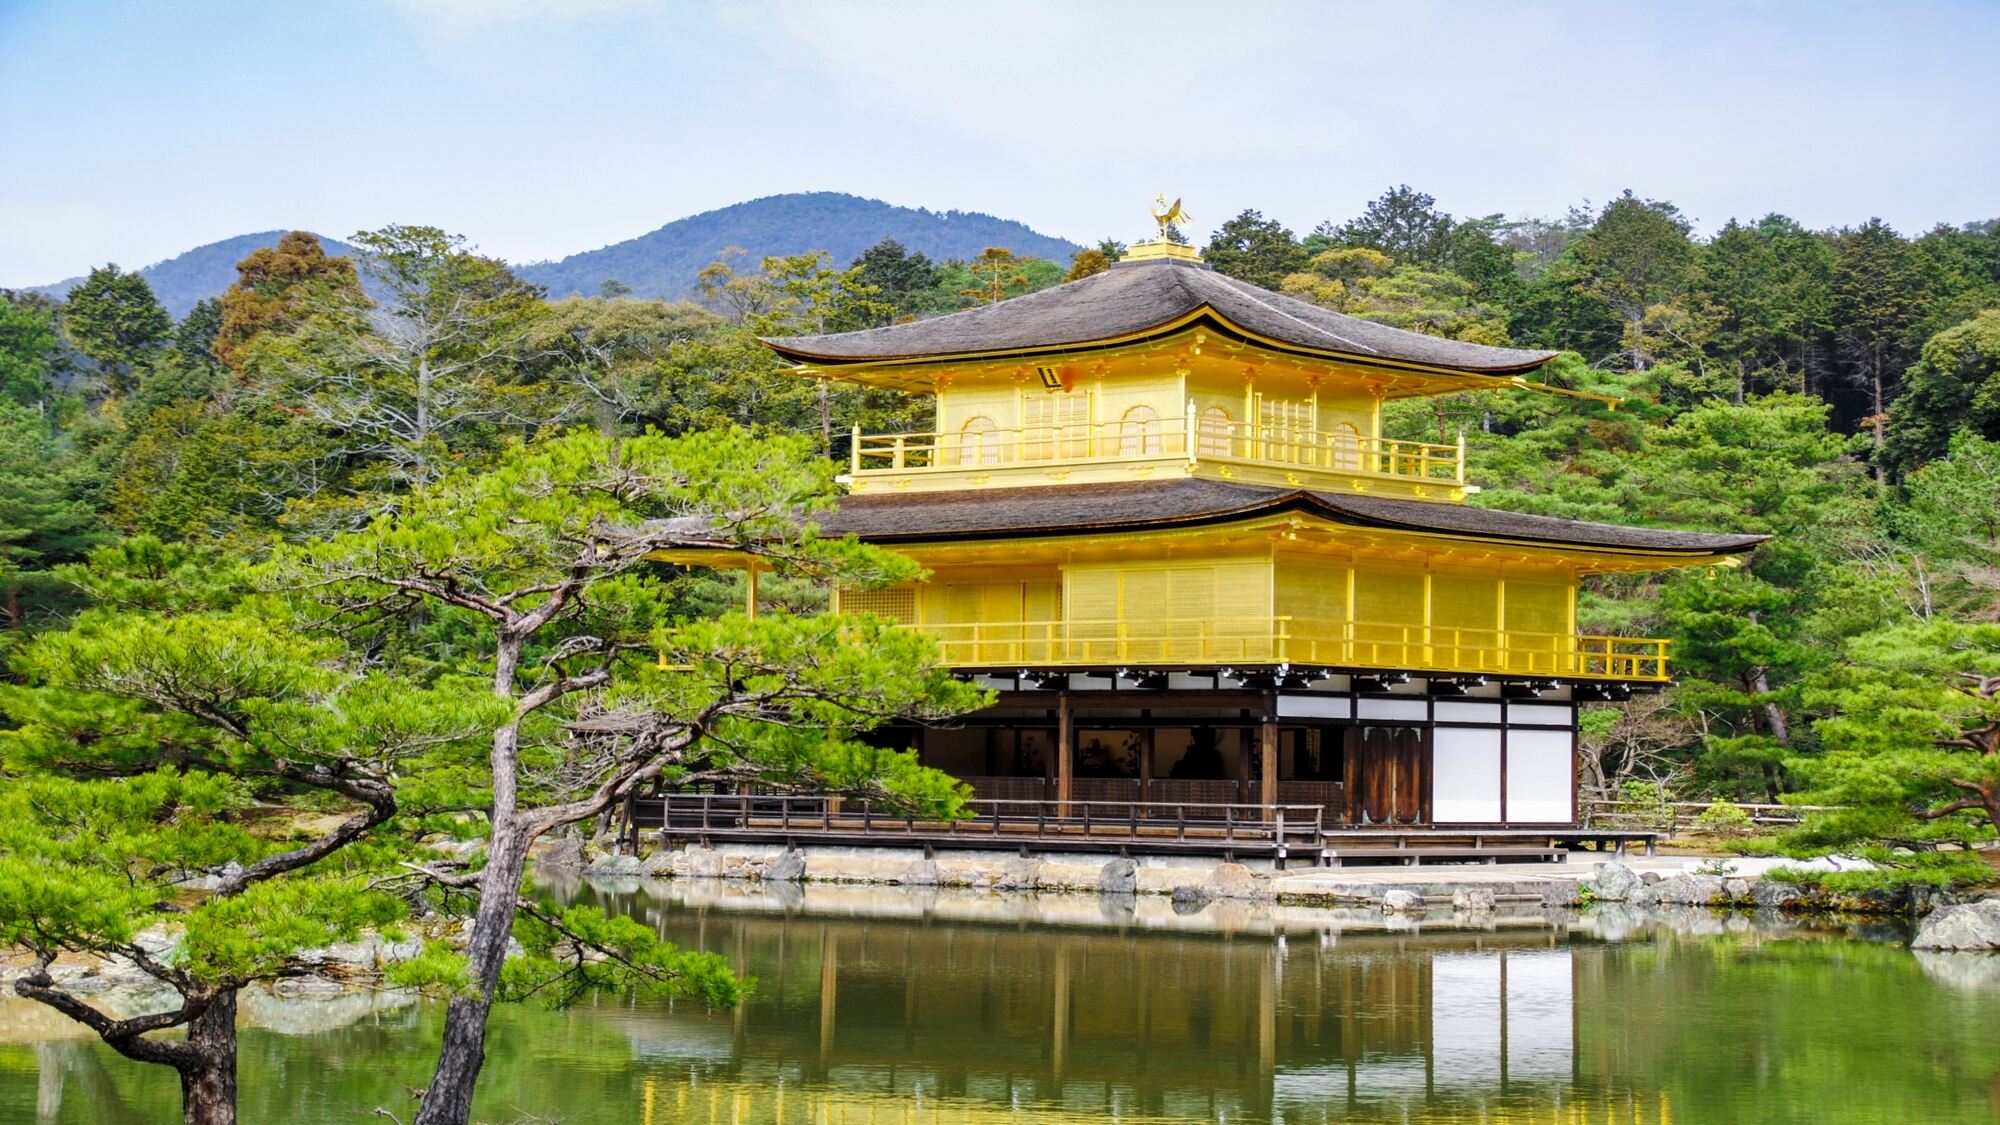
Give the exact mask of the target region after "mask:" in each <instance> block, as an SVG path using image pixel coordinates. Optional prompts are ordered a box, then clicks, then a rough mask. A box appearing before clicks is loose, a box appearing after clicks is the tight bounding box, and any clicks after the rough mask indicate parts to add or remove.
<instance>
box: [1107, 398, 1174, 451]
mask: <svg viewBox="0 0 2000 1125" xmlns="http://www.w3.org/2000/svg"><path fill="white" fill-rule="evenodd" d="M1160 430H1161V427H1160V412H1159V411H1157V410H1155V409H1153V408H1152V407H1150V406H1144V405H1141V406H1135V407H1133V408H1132V409H1130V410H1127V411H1126V412H1125V417H1123V418H1121V419H1120V420H1119V422H1118V453H1119V456H1121V457H1139V456H1143V455H1145V454H1149V453H1160V452H1163V451H1164V450H1165V448H1166V447H1165V444H1164V443H1163V442H1162V441H1161V440H1160Z"/></svg>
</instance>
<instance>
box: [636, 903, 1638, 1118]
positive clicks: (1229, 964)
mask: <svg viewBox="0 0 2000 1125" xmlns="http://www.w3.org/2000/svg"><path fill="white" fill-rule="evenodd" d="M658 921H659V924H660V928H661V929H662V931H663V932H664V933H665V934H666V935H667V936H668V937H671V938H673V939H675V940H677V941H680V942H681V943H683V944H684V945H688V946H698V947H701V948H706V949H710V950H714V951H716V952H720V953H722V954H724V955H725V956H727V957H729V958H730V959H731V960H732V962H733V963H734V964H735V965H736V967H737V968H738V969H739V970H741V971H747V972H749V973H750V974H752V975H754V976H755V977H756V978H757V982H758V983H757V990H756V992H755V994H754V995H753V997H752V999H751V1001H750V1002H749V1004H748V1005H747V1006H746V1007H745V1008H744V1009H743V1010H742V1011H740V1012H739V1013H737V1014H736V1015H735V1016H734V1017H733V1018H731V1017H716V1020H717V1021H718V1022H717V1023H707V1024H705V1026H703V1027H702V1028H701V1029H700V1030H697V1028H695V1027H693V1026H685V1025H683V1026H681V1027H680V1028H678V1029H676V1030H672V1031H669V1030H668V1029H666V1028H658V1029H657V1030H659V1031H661V1032H665V1033H666V1034H664V1035H661V1036H659V1037H658V1038H654V1037H652V1036H650V1035H648V1034H647V1033H645V1032H640V1031H639V1030H638V1029H637V1028H634V1029H633V1030H634V1032H635V1040H636V1041H637V1045H638V1046H639V1047H640V1049H641V1051H642V1053H644V1054H647V1055H649V1056H651V1057H653V1058H655V1059H675V1060H677V1061H679V1060H685V1061H686V1062H688V1063H692V1064H696V1067H697V1068H698V1073H699V1074H700V1076H701V1077H700V1079H699V1082H698V1083H697V1084H699V1083H700V1082H706V1083H708V1084H709V1087H710V1089H711V1092H713V1089H714V1088H715V1084H716V1083H718V1082H720V1083H725V1084H728V1085H729V1086H730V1087H732V1088H734V1089H736V1090H737V1091H738V1094H737V1095H736V1096H743V1095H742V1091H743V1090H755V1089H763V1090H767V1091H769V1090H776V1089H778V1088H779V1087H781V1086H782V1087H784V1088H786V1089H787V1090H789V1091H790V1097H791V1098H792V1104H793V1105H794V1106H795V1107H796V1109H797V1112H800V1113H804V1112H805V1106H806V1102H807V1101H808V1100H810V1098H811V1097H813V1096H814V1095H815V1094H816V1096H817V1097H818V1098H819V1099H820V1101H821V1104H822V1108H824V1106H825V1105H827V1104H831V1103H829V1102H827V1101H826V1099H828V1098H834V1099H835V1100H841V1099H846V1100H848V1101H852V1100H853V1099H856V1098H860V1099H862V1100H863V1101H867V1102H869V1103H870V1104H874V1105H876V1106H878V1108H881V1109H882V1110H883V1111H884V1112H889V1113H890V1115H889V1116H888V1117H885V1118H882V1119H883V1120H892V1121H893V1120H902V1115H901V1114H902V1108H907V1107H908V1106H909V1105H912V1104H915V1105H931V1106H934V1107H935V1106H940V1105H950V1106H953V1107H956V1108H955V1109H954V1110H953V1111H952V1112H948V1113H945V1114H944V1115H943V1117H942V1118H941V1119H942V1120H961V1119H963V1120H968V1121H977V1120H981V1119H982V1111H981V1107H987V1108H988V1109H993V1108H1008V1107H1022V1108H1026V1107H1036V1112H1035V1113H1034V1114H1028V1115H1025V1116H1024V1117H1023V1119H1024V1120H1027V1119H1034V1120H1041V1119H1050V1120H1053V1119H1056V1118H1047V1117H1046V1115H1047V1114H1048V1113H1051V1112H1054V1113H1055V1114H1056V1115H1057V1117H1061V1116H1062V1115H1064V1114H1068V1115H1073V1116H1072V1118H1071V1119H1075V1118H1089V1117H1095V1116H1098V1115H1107V1116H1108V1115H1116V1116H1117V1117H1119V1118H1123V1119H1140V1118H1147V1117H1160V1118H1175V1119H1188V1118H1194V1119H1206V1120H1270V1119H1274V1118H1275V1119H1280V1120H1284V1121H1290V1122H1319V1121H1332V1120H1339V1119H1342V1118H1344V1117H1347V1116H1348V1115H1350V1114H1351V1113H1353V1112H1355V1111H1363V1112H1366V1111H1369V1110H1375V1109H1384V1110H1391V1111H1393V1112H1394V1113H1395V1115H1396V1116H1397V1117H1398V1118H1399V1119H1401V1118H1407V1119H1410V1120H1439V1121H1442V1120H1451V1119H1457V1118H1458V1117H1459V1116H1461V1114H1465V1113H1469V1114H1471V1115H1473V1116H1475V1117H1477V1118H1479V1119H1482V1120H1490V1121H1527V1120H1542V1119H1547V1118H1548V1116H1549V1113H1550V1111H1552V1110H1556V1109H1562V1110H1563V1111H1565V1112H1566V1111H1569V1110H1574V1109H1577V1108H1581V1107H1582V1106H1583V1105H1586V1104H1588V1105H1596V1106H1598V1107H1599V1109H1600V1112H1598V1113H1597V1114H1596V1116H1593V1118H1592V1120H1616V1121H1654V1120H1659V1119H1660V1118H1661V1117H1662V1115H1663V1112H1664V1107H1661V1106H1657V1105H1648V1106H1647V1107H1646V1108H1644V1109H1638V1107H1636V1106H1632V1105H1630V1104H1629V1103H1628V1100H1627V1097H1625V1096H1620V1097H1618V1098H1616V1099H1615V1101H1616V1103H1617V1104H1618V1106H1619V1107H1620V1108H1619V1110H1618V1111H1616V1112H1608V1107H1609V1106H1610V1104H1611V1099H1608V1098H1607V1097H1606V1096H1605V1095H1604V1094H1603V1093H1602V1092H1594V1091H1585V1090H1580V1089H1578V1086H1579V1083H1578V1081H1577V1077H1578V1076H1577V1074H1576V1066H1577V1062H1576V1059H1577V1051H1576V1025H1575V1015H1574V1013H1575V980H1576V976H1575V973H1574V964H1573V951H1572V950H1571V949H1570V948H1569V947H1568V946H1567V945H1562V944H1558V942H1557V939H1558V936H1559V935H1557V934H1556V933H1555V932H1554V931H1550V930H1530V931H1525V932H1523V931H1514V932H1507V931H1501V932H1497V933H1479V934H1473V933H1458V934H1453V935H1447V936H1443V937H1435V936H1429V935H1427V936H1425V937H1424V938H1422V939H1413V938H1410V937H1407V936H1396V935H1388V934H1381V935H1355V934H1351V933H1350V934H1346V935H1342V936H1341V938H1340V939H1339V941H1338V942H1337V943H1335V942H1332V941H1330V940H1329V941H1322V940H1318V939H1317V938H1316V937H1309V938H1308V939H1307V940H1304V941H1301V940H1299V939H1298V938H1297V937H1296V936H1294V937H1293V938H1291V939H1289V940H1287V939H1283V938H1278V939H1272V938H1268V937H1249V936H1245V935H1241V934H1239V935H1235V936H1233V937H1218V936H1213V935H1189V934H1178V933H1159V932H1137V931H1126V932H1122V933H1121V932H1118V931H1115V930H1102V931H1089V932H1076V931H1072V932H1056V931H1051V930H1048V929H1039V928H1022V929H1015V928H1012V927H1004V926H973V925H955V924H953V925H915V924H889V925H884V924H883V923H882V922H881V921H880V920H874V921H867V922H863V921H860V920H847V919H842V918H820V917H805V916H797V915H795V916H792V917H790V918H782V917H771V916H757V915H746V914H733V913H720V912H713V911H691V910H667V911H664V912H662V914H661V915H660V916H659V918H658ZM696 1018H697V1017H692V1016H690V1017H689V1019H690V1020H693V1019H696ZM724 1019H729V1020H730V1024H729V1028H728V1030H727V1031H725V1030H724V1028H723V1026H721V1025H720V1022H719V1021H722V1020H724ZM661 1096H664V1095H661ZM677 1097H678V1099H679V1100H680V1101H685V1099H686V1098H687V1097H688V1094H687V1092H686V1091H685V1090H683V1091H681V1092H680V1093H679V1094H678V1095H677ZM697 1100H698V1101H699V1099H697ZM752 1100H753V1101H754V1100H755V1099H754V1098H753V1099H752ZM898 1107H902V1108H898ZM751 1108H752V1109H753V1110H756V1111H755V1112H752V1113H751V1114H750V1115H749V1116H748V1117H745V1118H743V1119H744V1120H754V1121H772V1120H779V1119H780V1118H779V1117H774V1116H772V1107H771V1105H769V1104H764V1105H763V1106H762V1108H761V1110H758V1109H757V1107H755V1106H752V1107H751ZM1635 1110H1636V1112H1634V1111H1635ZM892 1111H893V1112H892ZM737 1112H741V1110H739V1111H737ZM779 1112H781V1113H782V1110H781V1111H779ZM872 1115H873V1111H872V1110H871V1111H869V1112H868V1114H867V1115H864V1116H863V1117H861V1118H857V1120H866V1119H870V1118H871V1117H872ZM732 1116H733V1114H732V1115H727V1116H725V1117H723V1118H722V1120H730V1119H732ZM668 1119H672V1118H662V1120H668ZM693 1119H695V1120H699V1119H700V1118H699V1116H698V1115H697V1116H696V1117H695V1118H693ZM798 1119H799V1120H807V1119H808V1118H807V1117H800V1118H798ZM810 1119H812V1120H818V1119H819V1116H817V1115H815V1116H813V1117H811V1118H810ZM833 1119H837V1118H833ZM930 1119H931V1116H930V1114H929V1113H928V1112H926V1113H923V1114H921V1115H919V1116H918V1117H917V1118H915V1120H922V1121H929V1120H930Z"/></svg>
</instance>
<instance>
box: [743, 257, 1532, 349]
mask: <svg viewBox="0 0 2000 1125" xmlns="http://www.w3.org/2000/svg"><path fill="white" fill-rule="evenodd" d="M1190 317H1193V318H1194V319H1195V320H1203V321H1206V322H1207V323H1208V327H1210V328H1211V329H1212V330H1214V331H1217V332H1219V333H1221V334H1223V335H1225V336H1228V335H1241V334H1242V333H1244V332H1247V333H1252V334H1255V335H1256V336H1258V337H1262V338H1264V339H1265V340H1269V341H1274V342H1276V343H1277V344H1279V345H1283V346H1289V347H1292V348H1297V349H1300V350H1303V351H1307V352H1311V353H1314V354H1318V355H1339V356H1348V357H1353V358H1355V359H1357V360H1362V361H1367V360H1382V361H1394V362H1397V363H1415V364H1421V365H1423V366H1425V367H1431V368H1443V369H1447V370H1453V371H1464V372H1472V373H1482V374H1505V373H1510V372H1517V371H1526V370H1528V369H1531V368H1534V367H1539V366H1541V365H1542V364H1543V363H1546V362H1548V360H1549V359H1551V358H1552V357H1553V356H1554V355H1555V354H1556V353H1554V352H1540V351H1525V350H1522V349H1519V348H1494V347H1488V346H1486V345H1484V344H1468V343H1464V342H1462V341H1458V340H1445V339H1440V338H1439V337H1436V336H1425V335H1423V334H1422V333H1418V332H1405V331H1404V330H1402V329H1400V328H1390V327H1389V326H1387V325H1383V324H1376V323H1374V322H1372V321H1367V320H1360V319H1357V318H1355V317H1351V316H1343V315H1341V314H1340V313H1337V312H1332V311H1330V310H1327V309H1323V308H1320V307H1319V306H1318V305H1312V304H1307V303H1306V302H1304V301H1301V300H1298V299H1296V298H1292V297H1287V296H1284V295H1283V294H1279V293H1273V292H1271V291H1269V290H1267V289H1260V288H1258V287H1257V286H1255V285H1251V284H1249V283H1248V282H1243V281H1238V280H1236V279H1235V278H1233V277H1230V276H1228V275H1226V274H1221V273H1217V272H1216V271H1214V270H1212V269H1210V268H1209V267H1208V266H1206V265H1203V264H1202V263H1200V262H1190V261H1180V260H1176V259H1171V258H1167V259H1149V260H1146V261H1139V262H1119V263H1117V264H1116V265H1114V266H1112V267H1111V268H1110V269H1108V270H1105V271H1103V272H1102V273H1096V274H1092V275H1091V276H1089V277H1086V278H1081V279H1079V280H1077V281H1071V282H1067V283H1065V284H1063V285H1058V286H1056V287H1055V288H1053V289H1043V290H1041V291H1039V292H1036V293H1030V294H1027V295H1026V296H1022V297H1015V298H1014V299H1012V300H1009V301H1002V302H1000V303H999V304H995V305H984V306H981V307H979V308H976V309H967V310H966V311H964V312H958V313H952V314H951V315H949V316H940V317H933V318H931V319H930V320H919V321H913V322H911V323H909V324H892V325H890V326H888V327H887V328H870V329H867V330H865V331H861V332H836V333H831V334H828V335H823V336H783V337H774V338H770V339H766V340H765V341H764V343H765V344H766V345H768V346H769V347H770V348H772V350H774V351H776V352H777V353H778V354H780V355H782V356H785V357H787V358H789V359H794V360H798V361H800V362H802V363H812V364H816V365H820V366H839V365H843V364H858V363H883V362H895V361H914V360H922V359H931V358H938V357H943V356H980V355H991V354H1006V353H1011V352H1023V351H1034V350H1038V349H1050V348H1060V347H1074V346H1076V345H1082V344H1090V343H1095V342H1102V341H1110V340H1117V341H1121V342H1130V341H1132V340H1134V339H1144V338H1145V337H1147V336H1148V335H1151V334H1154V333H1162V334H1163V333H1165V332H1170V331H1175V330H1178V329H1180V328H1182V327H1186V326H1187V325H1188V324H1189V323H1193V321H1191V320H1190V319H1189V318H1190Z"/></svg>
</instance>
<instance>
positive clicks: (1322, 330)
mask: <svg viewBox="0 0 2000 1125" xmlns="http://www.w3.org/2000/svg"><path fill="white" fill-rule="evenodd" d="M1216 277H1218V278H1220V279H1221V280H1222V282H1223V284H1224V285H1225V286H1226V287H1227V288H1230V289H1232V290H1235V291H1236V294H1237V296H1239V297H1242V298H1243V299H1245V300H1248V301H1253V302H1255V303H1256V304H1257V305H1258V306H1259V307H1261V308H1263V309H1265V310H1267V311H1269V312H1272V313H1275V314H1276V315H1278V316H1282V317H1284V318H1285V319H1286V320H1289V321H1291V322H1292V323H1294V324H1297V325H1300V326H1302V327H1305V328H1308V329H1311V330H1312V331H1314V332H1317V333H1319V334H1320V335H1322V336H1325V337H1327V338H1329V339H1333V340H1339V341H1340V342H1341V343H1343V344H1346V345H1347V346H1349V347H1352V348H1359V349H1360V350H1362V351H1364V352H1367V353H1369V354H1370V355H1381V354H1382V349H1380V348H1372V347H1369V346H1368V345H1367V344H1364V343H1362V342H1361V341H1359V340H1355V339H1350V338H1349V337H1346V336H1342V335H1341V334H1340V333H1338V332H1335V331H1333V330H1332V329H1330V328H1326V327H1324V326H1322V325H1318V324H1314V323H1313V322H1312V321H1310V320H1307V319H1305V318H1304V317H1301V316H1297V315H1295V314H1293V313H1291V312H1288V311H1286V310H1285V309H1283V308H1281V307H1279V306H1277V305H1274V304H1272V303H1271V302H1269V301H1267V300H1265V299H1264V297H1265V296H1266V295H1268V296H1272V297H1278V298H1281V299H1284V300H1288V301H1297V300H1298V298H1296V297H1286V296H1285V295H1284V294H1283V293H1272V292H1271V291H1270V290H1268V289H1265V288H1263V287H1262V286H1258V285H1252V284H1250V283H1249V282H1247V281H1244V280H1243V279H1242V278H1238V277H1230V276H1229V275H1228V274H1226V273H1222V272H1220V271H1217V272H1216ZM1299 303H1300V304H1302V305H1308V307H1310V308H1313V309H1315V310H1317V311H1320V312H1325V313H1329V314H1331V315H1333V316H1337V317H1340V318H1341V319H1343V320H1359V319H1360V318H1359V317H1349V316H1346V315H1344V314H1342V313H1337V312H1334V311H1333V310H1332V309H1320V308H1319V306H1317V305H1310V304H1309V303H1308V302H1305V301H1299ZM1382 327H1384V328H1394V327H1395V326H1394V325H1386V324H1385V325H1382Z"/></svg>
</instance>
